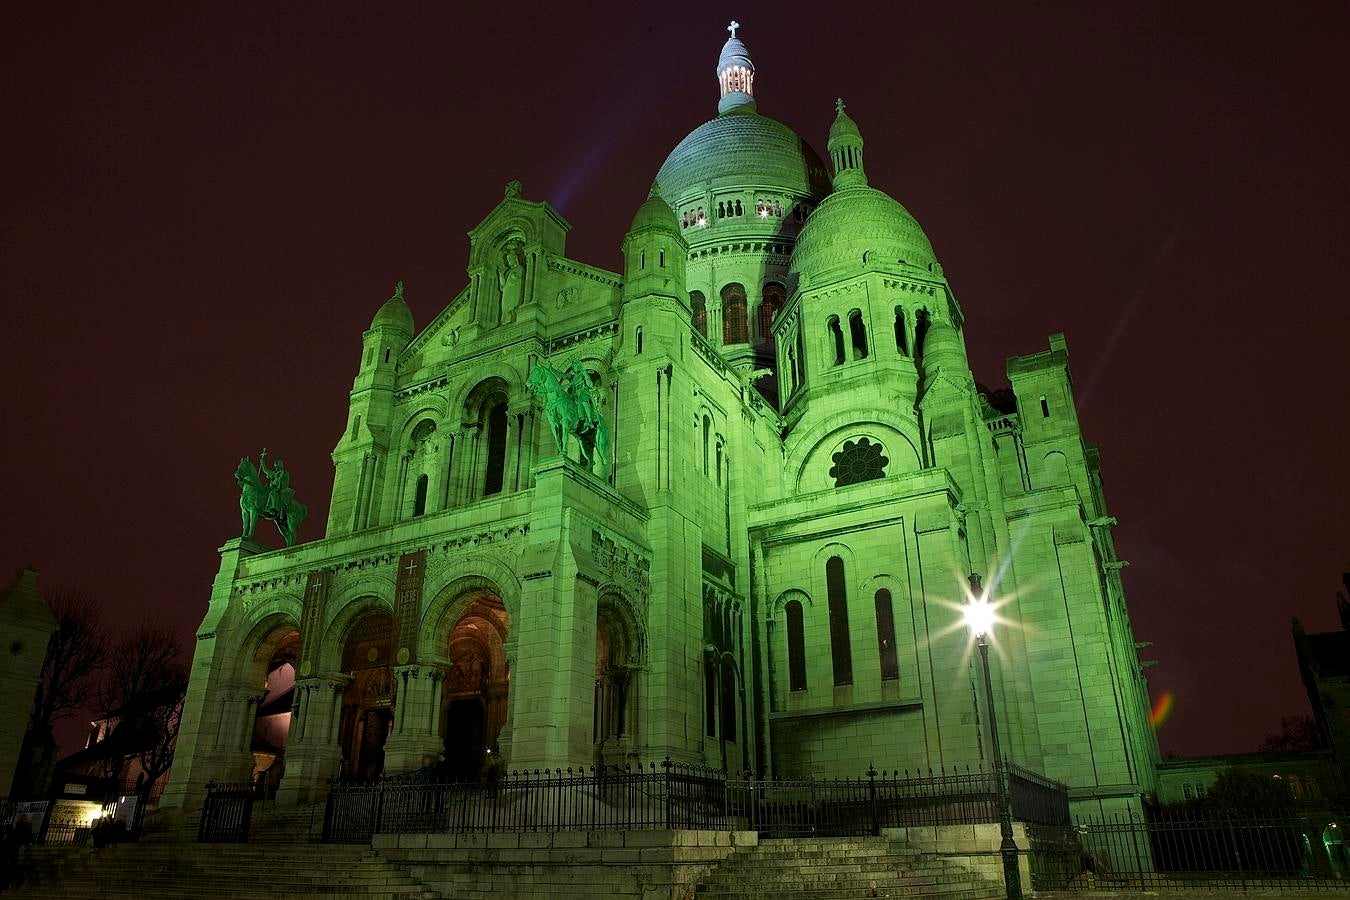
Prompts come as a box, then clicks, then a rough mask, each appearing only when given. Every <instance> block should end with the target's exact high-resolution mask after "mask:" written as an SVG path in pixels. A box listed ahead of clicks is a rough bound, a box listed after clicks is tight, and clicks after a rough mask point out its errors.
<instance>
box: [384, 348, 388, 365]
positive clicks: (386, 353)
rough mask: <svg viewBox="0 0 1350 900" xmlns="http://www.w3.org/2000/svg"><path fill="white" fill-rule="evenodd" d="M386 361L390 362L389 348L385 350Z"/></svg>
mask: <svg viewBox="0 0 1350 900" xmlns="http://www.w3.org/2000/svg"><path fill="white" fill-rule="evenodd" d="M384 361H385V362H389V351H388V350H387V349H386V350H385V351H384Z"/></svg>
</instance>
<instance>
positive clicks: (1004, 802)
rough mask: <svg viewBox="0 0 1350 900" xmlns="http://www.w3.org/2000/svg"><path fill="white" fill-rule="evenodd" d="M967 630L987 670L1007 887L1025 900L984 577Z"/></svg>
mask: <svg viewBox="0 0 1350 900" xmlns="http://www.w3.org/2000/svg"><path fill="white" fill-rule="evenodd" d="M961 613H962V616H963V617H964V619H965V622H966V627H967V628H969V629H970V632H971V634H972V635H973V636H974V638H975V643H976V645H978V646H979V648H980V663H981V666H982V668H983V669H984V700H985V707H986V708H988V710H989V749H990V751H991V752H992V754H993V757H994V783H995V786H996V789H997V800H998V832H999V835H1000V836H1001V837H1002V841H1000V843H999V848H998V849H999V853H1000V854H1002V856H1003V886H1004V890H1005V891H1006V893H1007V896H1008V900H1022V872H1021V870H1020V869H1019V868H1018V864H1017V841H1016V840H1015V839H1014V838H1013V827H1012V798H1011V797H1010V796H1009V794H1008V772H1007V770H1006V769H1005V768H1004V765H1003V753H1002V751H1001V750H1000V749H999V745H998V716H997V714H996V713H995V711H994V683H993V681H992V680H991V679H990V677H989V634H990V632H991V631H993V629H994V619H995V615H994V608H993V606H991V605H990V604H989V597H988V596H987V595H986V594H985V591H984V586H983V585H982V584H981V583H980V576H979V575H974V574H972V575H971V576H970V598H969V600H967V602H966V605H965V606H964V607H963V608H962V610H961Z"/></svg>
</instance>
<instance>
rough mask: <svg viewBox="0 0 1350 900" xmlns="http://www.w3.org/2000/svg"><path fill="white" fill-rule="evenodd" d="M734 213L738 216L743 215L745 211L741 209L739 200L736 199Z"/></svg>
mask: <svg viewBox="0 0 1350 900" xmlns="http://www.w3.org/2000/svg"><path fill="white" fill-rule="evenodd" d="M736 215H738V216H743V215H745V211H744V210H742V209H741V201H739V200H737V201H736Z"/></svg>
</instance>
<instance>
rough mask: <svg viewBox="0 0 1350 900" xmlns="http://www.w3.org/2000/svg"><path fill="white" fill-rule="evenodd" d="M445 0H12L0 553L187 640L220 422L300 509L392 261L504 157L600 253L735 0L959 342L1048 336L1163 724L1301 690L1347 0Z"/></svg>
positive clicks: (446, 266) (1341, 146)
mask: <svg viewBox="0 0 1350 900" xmlns="http://www.w3.org/2000/svg"><path fill="white" fill-rule="evenodd" d="M154 5H158V4H154ZM464 5H465V4H455V3H443V4H427V6H433V7H435V9H431V10H426V9H419V10H416V11H415V10H414V9H413V6H414V5H413V4H402V3H400V4H383V5H381V6H382V8H378V9H376V8H373V7H374V6H375V5H374V4H366V5H361V6H358V5H355V4H351V5H348V4H340V3H334V2H322V3H309V4H300V3H291V4H285V6H286V9H285V10H284V11H277V10H267V9H265V8H264V7H265V6H266V5H265V4H215V5H214V6H215V7H216V8H215V9H211V10H204V9H196V10H193V9H189V7H191V6H195V4H183V3H173V4H163V5H160V8H158V9H151V8H150V7H151V6H152V4H148V3H141V4H108V3H100V4H89V5H86V6H83V7H81V8H78V9H76V8H74V7H72V5H71V4H46V3H30V4H25V5H23V7H22V8H20V6H19V5H18V4H9V5H8V6H7V7H6V12H5V14H4V21H0V34H3V37H0V59H3V62H0V66H4V67H5V68H6V71H4V72H3V75H4V81H3V83H4V84H6V85H7V86H8V90H7V91H6V92H5V93H6V98H5V101H4V103H5V106H6V107H7V109H6V111H5V112H6V115H5V117H4V118H5V121H6V122H7V124H8V125H9V126H10V128H8V129H6V131H7V132H8V137H7V138H5V140H4V142H3V150H2V151H0V152H3V154H4V171H5V173H6V187H5V190H4V196H3V200H2V201H0V209H2V210H3V212H0V220H2V227H3V235H2V236H0V254H2V255H0V259H2V260H3V267H2V268H3V273H2V277H3V298H4V303H5V323H6V326H7V327H6V335H5V339H4V340H5V344H6V348H5V352H4V353H3V354H2V355H0V358H2V360H3V361H2V362H0V367H3V368H2V369H0V375H2V376H3V384H4V402H3V404H0V416H2V417H3V425H4V434H5V441H4V457H5V459H4V465H3V467H0V472H2V473H3V474H2V475H0V478H2V479H3V480H2V481H0V491H2V492H3V493H2V494H0V496H3V498H4V502H5V504H6V506H7V510H6V512H7V519H8V523H7V527H6V528H5V533H6V537H5V539H4V540H3V541H2V542H0V572H4V571H10V570H14V569H16V568H17V567H19V566H20V565H22V564H24V563H28V562H30V561H31V562H32V563H33V564H34V565H35V566H36V567H38V569H39V570H40V571H41V572H42V576H43V582H44V584H46V585H48V586H52V587H81V588H83V589H84V590H86V591H89V592H91V593H93V594H95V595H97V596H98V597H99V598H101V599H102V601H103V603H104V604H105V605H106V607H107V609H108V610H109V613H110V615H111V617H112V618H113V620H114V621H115V622H116V623H117V625H118V626H119V627H129V626H130V625H133V624H135V623H136V622H139V621H140V620H141V619H142V618H144V617H154V618H156V619H162V620H165V621H168V622H171V623H172V624H173V625H174V626H175V627H177V628H178V630H179V631H180V632H181V633H182V635H183V636H184V640H185V642H189V641H190V635H191V634H192V632H193V630H194V628H195V626H196V624H197V622H198V621H199V620H200V617H201V615H202V613H203V611H204V609H205V603H206V599H207V595H208V590H209V586H210V582H211V578H212V576H213V574H214V572H215V569H216V565H217V561H218V560H217V557H216V554H215V549H216V547H217V546H219V545H220V544H221V543H222V542H223V541H224V540H225V539H227V538H229V537H232V536H234V535H235V534H237V533H238V515H237V508H236V499H237V492H236V490H235V487H234V482H233V480H232V477H231V473H232V471H233V468H234V465H235V464H236V463H237V462H238V460H239V457H240V456H241V455H243V454H256V452H257V451H258V449H259V448H261V447H263V446H267V447H268V448H270V449H271V450H272V451H273V455H274V456H276V455H280V456H281V457H283V458H284V459H285V461H286V462H287V464H288V465H289V467H290V468H291V469H292V470H293V472H294V479H295V484H296V486H297V488H298V490H299V493H300V497H301V498H302V499H303V500H304V501H305V502H306V503H308V504H309V505H310V509H311V518H310V520H309V521H308V522H307V523H306V526H305V528H304V531H303V535H304V536H305V537H307V538H309V539H313V538H317V537H319V536H321V534H322V530H323V523H324V521H325V516H326V511H325V506H326V499H327V498H326V494H327V491H328V489H329V487H330V485H331V463H330V461H329V459H328V454H329V452H330V450H331V448H332V447H333V445H334V443H335V442H336V441H337V439H338V436H339V434H340V432H341V430H342V428H343V424H344V420H345V410H346V397H347V391H348V389H349V387H350V385H351V379H352V376H353V375H354V373H355V371H356V367H357V363H358V357H359V351H360V335H361V331H362V330H363V329H364V328H365V327H366V326H367V325H368V323H369V321H370V317H371V315H372V314H373V313H374V311H375V310H376V308H377V307H378V306H379V305H380V303H381V302H382V301H383V300H384V299H385V298H386V297H388V296H389V293H390V290H391V287H392V284H393V282H394V280H395V279H397V278H402V279H405V280H406V281H407V283H408V296H409V302H410V304H411V306H412V308H413V312H414V314H415V315H416V317H417V321H418V324H419V325H424V324H425V323H427V322H428V321H430V319H431V318H432V317H433V316H434V315H435V313H436V312H437V311H439V310H440V309H441V308H442V306H443V305H444V304H445V303H447V302H448V301H449V300H450V298H451V297H453V295H454V294H455V293H456V292H457V291H458V290H459V288H460V286H461V284H462V282H463V280H464V266H465V260H466V255H467V241H466V239H465V237H464V233H465V232H466V231H467V230H468V229H469V228H471V227H473V226H474V225H475V224H476V223H477V222H478V221H479V220H480V219H481V218H482V216H484V215H485V214H486V213H487V212H488V210H489V209H491V208H492V206H493V205H494V204H495V203H496V202H497V201H498V199H499V198H500V196H501V190H502V185H503V184H504V183H505V182H506V181H507V180H508V179H511V178H519V179H521V180H522V181H523V182H524V185H525V194H526V196H527V197H529V198H531V199H547V200H549V201H551V202H552V203H554V205H555V206H557V207H558V208H559V210H560V211H561V212H562V213H563V215H565V216H566V217H567V218H568V220H569V221H571V222H572V223H573V225H574V226H575V231H574V232H573V234H572V239H571V242H570V244H569V253H570V255H572V256H575V257H577V258H579V259H582V260H585V261H587V262H590V263H593V264H596V265H601V266H607V267H610V268H617V267H618V266H619V255H618V249H617V248H618V246H619V242H620V241H621V240H622V238H623V233H624V230H625V228H626V226H627V223H628V221H629V219H630V217H631V215H632V213H633V211H634V210H635V209H636V208H637V206H638V204H639V203H640V202H641V201H642V200H643V198H645V196H646V191H647V188H648V185H649V184H650V182H651V180H652V178H653V176H654V175H655V173H656V170H657V169H658V168H659V166H660V164H661V161H662V160H663V159H664V157H665V154H666V153H667V152H668V151H669V149H670V148H672V147H673V146H674V145H675V144H676V142H677V141H678V140H679V139H680V138H681V137H682V136H683V135H684V134H685V133H686V132H688V131H689V130H691V129H692V128H694V127H695V126H696V125H698V124H699V123H700V122H702V121H703V120H705V119H706V118H709V117H710V116H711V115H712V114H713V112H714V110H715V105H716V84H715V82H714V78H713V72H712V70H713V66H714V63H715V60H716V57H717V52H718V50H719V48H720V46H721V43H722V40H723V39H724V38H725V32H724V31H723V30H722V28H723V26H724V25H725V23H726V21H727V19H728V18H730V17H731V16H732V15H734V16H736V17H737V18H739V19H740V20H741V21H742V22H743V23H744V28H743V30H742V36H743V38H744V39H745V41H746V43H747V44H748V45H749V47H750V50H751V52H752V54H753V56H754V59H755V61H756V64H757V66H758V77H757V79H756V88H757V93H758V95H759V98H760V110H761V111H762V112H764V113H765V114H767V115H772V116H775V117H778V118H781V119H782V120H784V121H785V122H787V123H788V124H789V125H791V126H792V127H794V128H795V129H797V130H798V131H799V132H800V133H801V134H803V135H804V136H806V137H807V139H808V140H810V141H811V142H812V143H813V144H814V145H815V146H816V148H817V149H818V150H823V149H824V148H823V144H824V136H825V133H826V130H827V129H828V128H829V124H830V121H831V119H832V116H833V106H832V103H833V100H834V97H835V96H836V95H840V94H842V95H843V96H844V97H845V99H846V100H847V101H848V104H849V112H850V114H852V115H853V116H854V118H855V119H856V120H857V122H858V124H859V125H860V126H861V128H862V131H863V134H864V136H865V138H866V140H867V169H868V172H869V174H870V176H871V178H872V183H873V184H874V185H877V186H879V187H881V188H882V189H884V190H887V191H889V192H890V193H892V194H893V195H894V196H895V197H896V198H897V199H899V200H900V201H901V202H902V203H904V204H906V206H908V208H909V209H910V210H911V211H912V212H913V213H914V214H915V215H916V216H917V217H918V219H919V221H920V222H922V223H923V225H924V227H925V229H926V230H927V232H928V234H929V236H930V237H931V238H932V241H933V244H934V246H935V247H936V248H937V251H938V254H939V256H940V257H941V259H942V260H943V263H944V265H945V267H946V271H947V273H948V275H949V276H950V278H951V280H952V282H953V284H954V286H955V288H956V290H957V292H958V295H959V297H960V299H961V302H962V305H963V306H964V309H965V311H966V314H967V318H968V323H969V325H968V332H967V339H968V341H969V345H970V356H971V360H972V363H973V364H974V367H975V369H976V375H977V377H978V378H980V380H981V381H983V382H985V383H988V384H990V385H991V386H1000V385H1002V384H1004V383H1005V379H1004V375H1003V367H1004V360H1005V358H1006V357H1007V356H1009V355H1012V354H1021V353H1029V352H1034V351H1036V350H1040V349H1043V348H1044V347H1045V346H1046V335H1048V334H1049V333H1051V332H1055V331H1063V332H1065V334H1066V335H1067V337H1068V341H1069V349H1070V356H1071V361H1072V364H1073V370H1074V376H1075V383H1076V387H1077V394H1078V401H1079V405H1080V414H1081V418H1082V422H1083V427H1084V430H1085V432H1086V433H1087V434H1088V435H1089V437H1090V438H1091V439H1093V440H1095V441H1097V442H1098V443H1099V444H1100V445H1101V448H1102V457H1103V460H1104V464H1105V467H1106V477H1107V495H1108V500H1109V502H1110V504H1111V506H1112V509H1113V511H1114V512H1115V514H1116V515H1117V516H1118V517H1119V519H1120V527H1119V529H1117V532H1116V533H1117V539H1118V542H1119V548H1120V551H1121V555H1122V556H1123V557H1125V558H1127V559H1129V560H1130V561H1131V562H1132V563H1133V565H1132V567H1131V568H1130V569H1128V570H1127V572H1126V574H1125V581H1126V586H1127V589H1128V591H1129V597H1130V603H1131V610H1132V615H1133V619H1134V626H1135V633H1136V635H1137V637H1138V638H1139V639H1140V640H1151V641H1153V642H1154V644H1155V647H1154V649H1153V650H1151V651H1149V655H1151V656H1152V657H1153V658H1155V659H1157V660H1159V661H1160V665H1159V666H1158V667H1157V668H1156V669H1153V670H1151V672H1150V679H1151V681H1152V684H1153V686H1154V691H1155V694H1156V693H1157V692H1158V691H1160V690H1163V689H1167V690H1171V691H1172V692H1174V694H1175V695H1176V698H1177V709H1176V713H1175V715H1174V716H1173V718H1172V720H1171V721H1170V722H1169V723H1168V724H1167V725H1166V727H1165V728H1164V729H1163V730H1162V732H1161V738H1162V743H1163V747H1164V749H1165V750H1168V751H1174V752H1178V753H1199V752H1208V751H1227V750H1243V749H1249V748H1253V747H1254V746H1255V745H1256V743H1257V742H1258V741H1259V740H1260V739H1261V737H1262V736H1263V735H1264V734H1265V733H1266V732H1268V731H1271V730H1274V729H1275V728H1276V727H1277V726H1278V722H1279V719H1280V717H1281V716H1282V715H1289V714H1293V713H1299V712H1305V711H1306V710H1307V703H1306V699H1305V698H1304V696H1303V694H1302V690H1301V687H1300V685H1299V682H1298V675H1297V671H1296V667H1295V661H1294V654H1293V650H1292V647H1291V643H1290V640H1289V633H1288V623H1289V618H1290V617H1291V616H1294V615H1297V616H1300V617H1301V618H1302V619H1303V621H1304V622H1305V623H1306V624H1307V625H1308V626H1309V627H1310V629H1323V630H1324V629H1329V628H1331V627H1332V626H1333V624H1334V621H1335V604H1334V599H1333V598H1334V590H1335V587H1336V585H1337V582H1338V577H1339V573H1340V572H1341V571H1342V570H1343V569H1345V568H1346V567H1347V565H1350V541H1347V529H1346V527H1345V511H1346V509H1347V476H1346V468H1345V464H1344V453H1345V448H1346V443H1347V437H1346V428H1345V422H1346V412H1347V400H1348V399H1350V391H1348V390H1347V377H1346V358H1347V357H1346V335H1347V333H1350V327H1348V326H1350V321H1348V320H1347V313H1346V285H1347V283H1350V265H1347V257H1346V248H1347V241H1348V240H1350V232H1348V229H1347V224H1346V216H1347V209H1350V204H1348V203H1347V200H1350V197H1348V196H1347V194H1348V193H1350V191H1347V175H1346V171H1347V169H1346V163H1345V160H1346V158H1347V153H1350V151H1348V150H1347V148H1348V147H1350V127H1348V126H1347V121H1350V119H1347V115H1346V104H1345V94H1344V91H1345V85H1346V81H1347V76H1346V71H1347V70H1346V63H1345V47H1346V41H1347V15H1346V12H1345V10H1346V7H1345V4H1343V3H1333V4H1328V5H1326V6H1325V7H1322V8H1320V9H1315V8H1314V7H1313V5H1312V4H1309V3H1287V4H1283V5H1281V6H1279V7H1278V8H1273V7H1271V6H1270V5H1269V4H1262V5H1260V6H1253V7H1252V8H1251V10H1243V9H1241V8H1239V6H1238V5H1235V4H1233V3H1213V4H1208V8H1207V9H1201V8H1199V6H1200V5H1199V4H1193V3H1186V4H1172V3H1168V4H1163V5H1161V6H1158V7H1153V6H1147V5H1143V4H1139V5H1137V6H1135V7H1134V8H1133V9H1126V8H1125V7H1126V6H1127V5H1126V4H1120V3H1111V4H1104V3H1081V2H1074V3H1068V4H1062V5H1060V4H1053V5H1045V4H1040V5H1034V6H1029V5H1028V4H1020V3H1019V4H1006V3H999V4H992V3H991V4H989V6H988V8H985V7H982V6H974V7H962V6H958V5H957V4H954V3H940V4H935V3H927V4H894V3H882V4H878V8H877V10H876V11H873V12H870V13H869V12H867V11H866V10H864V9H862V8H860V7H859V6H858V4H842V5H841V4H813V5H812V6H811V7H809V10H810V11H809V12H808V11H807V9H808V8H806V7H803V8H800V9H792V8H790V7H791V4H784V3H775V4H756V3H747V2H739V3H738V4H737V5H734V6H725V5H717V6H703V5H700V4H693V3H681V4H673V3H672V4H665V5H660V6H657V5H650V4H644V5H642V6H641V7H640V8H639V7H638V6H637V5H635V4H628V3H622V4H619V3H616V4H612V8H605V7H604V6H603V5H597V4H590V5H587V4H575V3H566V4H557V3H554V4H547V5H541V6H537V7H536V6H528V5H526V6H522V5H519V4H513V3H499V4H491V5H490V6H491V10H490V11H485V12H482V13H480V14H472V13H468V12H465V11H463V9H462V8H461V7H463V6H464ZM472 5H475V6H476V5H479V4H472ZM482 5H483V6H484V7H487V6H489V5H488V4H482ZM236 6H244V7H252V9H251V11H250V10H243V11H241V10H237V9H233V8H232V7H236ZM1172 7H1179V8H1177V9H1174V8H1172ZM844 10H850V12H844ZM264 531H266V532H267V533H266V535H265V538H264V539H265V540H269V541H274V540H275V534H274V533H272V529H271V528H270V526H265V527H264V528H263V529H260V532H259V534H260V535H262V534H263V533H264Z"/></svg>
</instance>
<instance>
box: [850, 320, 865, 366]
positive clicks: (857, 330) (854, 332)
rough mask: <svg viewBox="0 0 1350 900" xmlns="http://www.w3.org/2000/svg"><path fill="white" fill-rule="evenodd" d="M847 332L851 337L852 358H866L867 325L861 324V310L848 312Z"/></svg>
mask: <svg viewBox="0 0 1350 900" xmlns="http://www.w3.org/2000/svg"><path fill="white" fill-rule="evenodd" d="M848 333H849V336H850V337H851V338H852V339H853V358H854V359H866V358H867V326H866V325H864V324H863V317H862V310H858V309H855V310H853V312H851V313H849V314H848Z"/></svg>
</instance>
